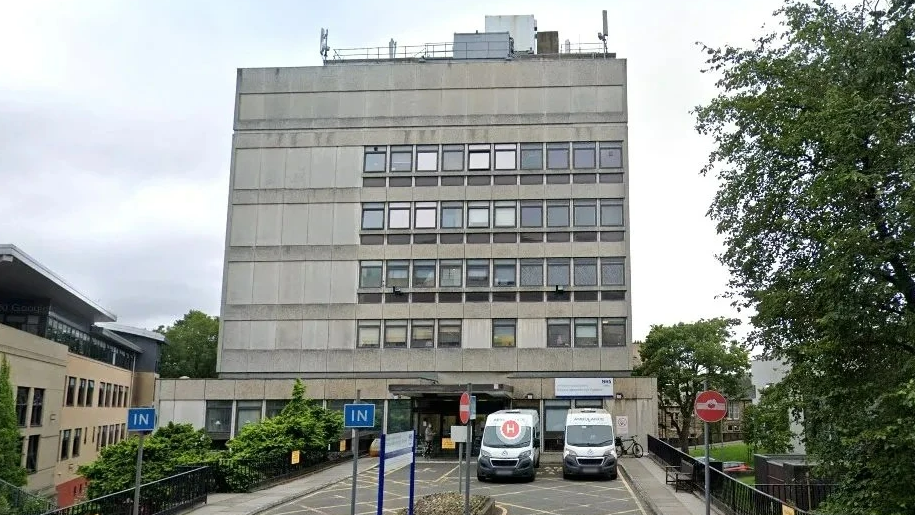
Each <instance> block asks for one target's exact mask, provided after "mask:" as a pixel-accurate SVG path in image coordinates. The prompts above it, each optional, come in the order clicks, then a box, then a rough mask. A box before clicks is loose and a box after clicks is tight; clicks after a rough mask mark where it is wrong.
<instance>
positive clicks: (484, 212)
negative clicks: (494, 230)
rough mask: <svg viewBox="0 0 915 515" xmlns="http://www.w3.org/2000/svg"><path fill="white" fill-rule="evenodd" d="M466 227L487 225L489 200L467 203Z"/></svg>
mask: <svg viewBox="0 0 915 515" xmlns="http://www.w3.org/2000/svg"><path fill="white" fill-rule="evenodd" d="M467 227H469V228H482V227H489V202H471V203H470V204H468V205H467Z"/></svg>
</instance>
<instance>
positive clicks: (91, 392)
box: [86, 379, 95, 406]
mask: <svg viewBox="0 0 915 515" xmlns="http://www.w3.org/2000/svg"><path fill="white" fill-rule="evenodd" d="M93 401H95V381H94V380H92V379H90V380H89V384H88V386H87V387H86V406H92V403H93Z"/></svg>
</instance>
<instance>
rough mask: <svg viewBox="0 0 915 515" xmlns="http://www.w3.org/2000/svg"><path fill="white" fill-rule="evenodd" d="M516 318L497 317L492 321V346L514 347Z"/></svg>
mask: <svg viewBox="0 0 915 515" xmlns="http://www.w3.org/2000/svg"><path fill="white" fill-rule="evenodd" d="M516 323H517V321H516V320H508V319H495V320H493V321H492V346H493V347H514V346H515V325H516Z"/></svg>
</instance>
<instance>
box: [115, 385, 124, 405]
mask: <svg viewBox="0 0 915 515" xmlns="http://www.w3.org/2000/svg"><path fill="white" fill-rule="evenodd" d="M114 388H115V391H114V405H115V406H116V407H121V403H122V402H123V401H124V387H123V386H121V385H117V386H115V387H114Z"/></svg>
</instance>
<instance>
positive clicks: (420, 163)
mask: <svg viewBox="0 0 915 515" xmlns="http://www.w3.org/2000/svg"><path fill="white" fill-rule="evenodd" d="M416 171H417V172H437V171H438V145H421V146H418V147H416Z"/></svg>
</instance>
